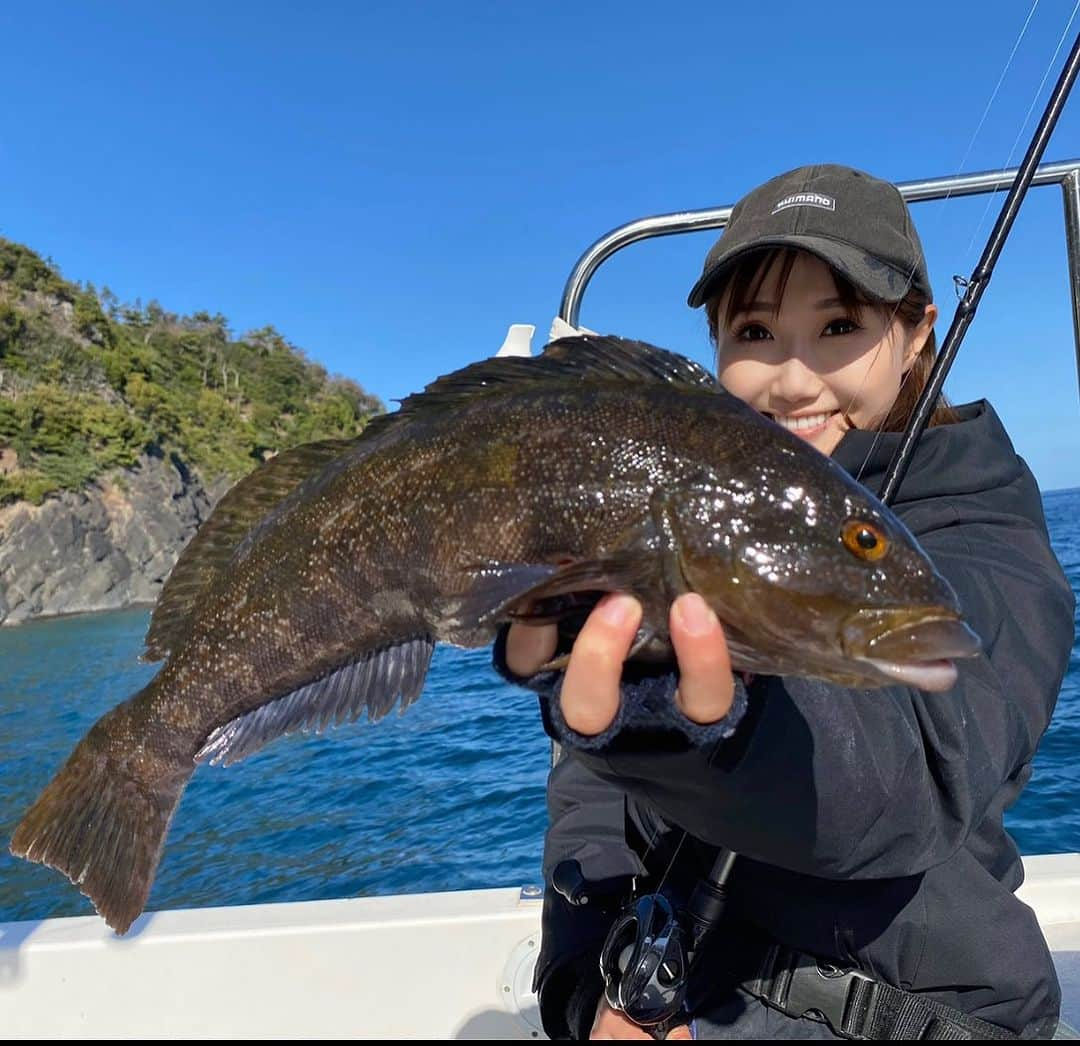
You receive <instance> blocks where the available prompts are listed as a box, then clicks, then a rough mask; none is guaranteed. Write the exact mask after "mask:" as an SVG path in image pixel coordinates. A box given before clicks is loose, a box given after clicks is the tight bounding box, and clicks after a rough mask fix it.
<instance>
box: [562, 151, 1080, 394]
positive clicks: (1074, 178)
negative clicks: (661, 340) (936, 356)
mask: <svg viewBox="0 0 1080 1046" xmlns="http://www.w3.org/2000/svg"><path fill="white" fill-rule="evenodd" d="M1018 171H1019V168H1017V167H1012V168H1009V169H1008V170H1001V171H984V172H983V173H981V174H965V175H956V176H954V177H951V178H930V179H927V180H926V181H920V182H900V183H898V184H897V188H898V189H899V190H900V192H901V194H902V195H903V197H904V199H905V200H907V201H908V203H918V202H921V201H924V200H943V199H946V198H949V199H951V198H953V197H959V196H981V195H985V194H986V193H993V192H1006V191H1008V189H1009V187H1010V186H1011V185H1012V183H1013V181H1014V179H1015V178H1016V175H1017V173H1018ZM1031 184H1032V185H1060V186H1061V192H1062V202H1063V205H1064V209H1065V249H1066V253H1067V254H1068V258H1069V295H1070V298H1071V300H1072V311H1073V341H1074V346H1075V349H1076V368H1077V378H1078V380H1080V160H1063V161H1062V162H1060V163H1047V164H1043V165H1042V166H1041V167H1039V168H1038V170H1037V171H1036V172H1035V176H1034V178H1032V180H1031ZM731 210H732V208H731V207H711V208H708V209H706V210H701V211H679V212H677V213H674V214H658V215H655V216H654V217H651V218H639V219H638V220H637V221H633V222H628V223H627V224H626V225H620V226H619V227H618V228H617V229H612V230H611V232H609V233H608V234H607V235H605V236H601V237H600V239H599V240H597V241H596V242H595V243H594V244H593V245H592V246H591V247H590V248H589V249H588V250H587V251H585V253H584V254H583V255H582V256H581V257H580V258H579V259H578V262H577V264H576V265H575V266H574V269H573V271H572V272H571V273H570V278H569V279H568V280H567V281H566V288H565V289H564V290H563V297H562V303H561V305H560V306H559V316H560V317H561V318H562V319H564V320H565V321H566V322H567V323H569V324H570V325H571V326H573V327H576V326H577V325H578V318H579V316H580V313H581V302H582V299H583V298H584V297H585V289H586V287H588V285H589V281H590V280H591V279H592V278H593V276H594V275H595V274H596V270H597V269H599V268H600V266H601V265H602V264H603V263H604V262H605V261H607V260H608V258H610V257H611V256H612V255H613V254H615V253H616V251H620V250H622V249H623V248H624V247H628V246H630V244H632V243H637V242H638V241H639V240H648V239H652V238H653V237H655V236H673V235H675V234H677V233H684V232H700V231H701V230H703V229H722V228H723V227H724V226H725V225H726V224H727V222H728V219H729V218H730V217H731Z"/></svg>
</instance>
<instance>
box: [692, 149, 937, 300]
mask: <svg viewBox="0 0 1080 1046" xmlns="http://www.w3.org/2000/svg"><path fill="white" fill-rule="evenodd" d="M767 247H795V248H798V249H799V250H803V251H809V252H810V253H811V254H815V255H817V257H819V258H820V259H821V260H822V261H824V262H826V263H827V264H828V265H831V266H832V267H833V268H834V269H836V270H837V272H840V273H842V274H843V275H844V276H846V277H847V278H848V279H849V280H850V281H851V282H852V283H853V284H854V285H855V286H856V287H858V288H859V289H860V290H862V291H864V292H865V293H866V294H867V295H869V296H870V297H871V298H874V299H877V300H879V301H886V302H897V301H900V300H901V299H902V298H903V297H905V296H906V295H907V293H908V291H909V290H917V291H919V292H920V293H922V294H924V295H925V296H926V300H927V301H931V300H933V294H932V292H931V289H930V278H929V276H928V275H927V272H926V258H925V256H924V255H923V249H922V244H920V243H919V236H918V233H916V232H915V225H914V223H913V222H912V220H911V213H910V212H909V211H908V207H907V204H906V203H905V202H904V198H903V197H902V196H901V195H900V191H899V190H898V189H897V188H896V186H895V185H892V184H891V183H889V182H883V181H882V180H881V179H880V178H874V177H873V176H872V175H869V174H866V173H865V172H864V171H856V170H854V169H853V168H851V167H841V166H839V165H837V164H814V165H811V166H809V167H798V168H796V169H795V170H794V171H788V172H787V173H786V174H781V175H778V176H777V177H776V178H773V179H771V180H770V181H767V182H765V184H764V185H760V186H758V188H756V189H754V190H753V192H751V193H749V194H748V195H746V196H744V197H743V198H742V199H741V200H740V201H739V202H738V203H737V204H736V205H735V207H734V208H733V210H732V212H731V218H730V219H729V221H728V224H727V227H726V228H725V229H724V233H723V235H722V236H721V237H720V239H719V240H717V242H716V244H715V245H714V246H713V248H712V250H710V251H709V253H708V254H707V255H706V256H705V267H704V269H703V271H702V273H701V279H699V280H698V281H697V283H695V284H694V289H693V290H692V291H691V292H690V296H689V297H688V298H687V299H686V301H687V304H688V305H689V306H690V307H691V308H694V309H696V308H698V306H700V305H704V304H705V302H706V301H708V299H709V298H711V297H712V296H713V295H714V294H715V293H716V292H717V291H719V290H720V288H721V287H722V286H723V284H724V280H725V279H726V278H727V276H728V275H729V274H730V273H731V271H732V268H733V266H734V264H735V263H736V262H738V261H739V260H740V259H741V258H743V257H745V256H746V255H747V254H749V253H750V252H751V251H757V250H761V249H762V248H767Z"/></svg>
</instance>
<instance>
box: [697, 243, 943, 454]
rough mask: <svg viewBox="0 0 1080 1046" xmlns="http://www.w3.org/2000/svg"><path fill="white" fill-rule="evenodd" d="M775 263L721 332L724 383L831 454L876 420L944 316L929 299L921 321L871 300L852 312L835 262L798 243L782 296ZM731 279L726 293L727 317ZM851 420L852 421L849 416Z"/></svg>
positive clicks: (722, 307)
mask: <svg viewBox="0 0 1080 1046" xmlns="http://www.w3.org/2000/svg"><path fill="white" fill-rule="evenodd" d="M780 268H781V266H780V265H779V264H774V265H773V267H772V269H771V270H770V271H769V272H768V273H767V274H766V276H765V279H764V280H763V281H762V283H761V287H760V289H759V290H758V293H757V295H756V296H755V300H754V301H752V302H749V303H748V305H747V307H746V309H744V310H743V311H741V312H738V313H736V314H735V315H734V316H733V317H732V320H731V323H730V324H729V325H728V326H727V327H724V326H720V328H719V330H718V331H717V350H718V353H717V355H718V370H717V376H718V378H719V380H720V384H721V385H723V386H724V388H726V389H727V390H728V391H729V392H731V393H733V394H734V395H736V396H738V397H739V398H740V399H742V400H745V401H746V402H747V403H749V404H750V406H752V407H754V408H755V409H756V410H759V411H760V412H761V413H762V414H766V415H768V416H769V417H771V418H772V419H773V420H774V421H776V422H778V423H779V424H781V425H783V426H784V427H785V428H787V429H790V430H791V431H793V432H794V433H795V434H796V435H798V436H801V437H802V438H803V439H805V440H806V441H807V442H808V443H810V444H812V445H813V446H814V447H816V448H817V449H818V450H820V451H821V452H822V453H823V454H831V453H832V452H833V451H834V450H835V449H836V446H837V444H838V443H839V442H840V440H841V439H842V438H843V435H844V433H845V432H847V430H848V429H849V428H851V427H852V424H851V423H853V424H854V426H855V427H856V428H860V429H873V428H874V427H875V426H877V425H878V424H880V423H881V422H882V421H883V420H884V418H885V416H886V415H887V414H888V412H889V409H890V408H891V407H892V404H893V400H895V399H896V394H897V393H898V392H899V390H900V382H901V380H902V378H903V376H904V374H906V373H907V371H908V370H909V368H910V367H911V365H912V364H913V363H914V362H915V359H916V357H917V356H918V354H919V351H920V350H921V349H922V347H923V345H925V344H926V340H927V338H929V336H930V332H931V330H933V326H934V321H935V320H936V319H937V307H936V306H934V305H927V307H926V314H925V316H924V319H923V321H922V322H921V323H920V324H919V325H918V327H914V328H912V327H909V326H907V325H906V324H904V323H903V322H902V321H901V320H900V319H899V318H898V317H896V316H895V315H892V316H891V317H890V313H891V312H892V310H889V312H885V313H883V312H882V311H881V310H880V309H877V308H875V307H872V306H864V307H863V308H862V309H861V310H860V314H859V315H852V314H851V313H849V312H848V311H847V310H846V309H845V308H844V306H843V305H842V304H841V302H840V301H839V299H838V297H837V290H836V284H835V283H834V282H833V277H832V271H831V270H830V269H829V267H828V266H827V265H826V264H825V263H824V262H823V261H821V260H820V259H819V258H817V257H815V256H814V255H812V254H806V253H805V252H802V251H799V252H798V253H797V254H796V256H795V261H794V264H793V266H792V269H791V273H790V275H789V277H788V281H787V286H786V287H785V288H784V298H783V301H779V300H778V287H777V285H778V282H779V274H780ZM730 293H731V284H730V282H729V284H728V290H727V291H725V293H724V296H723V298H721V300H720V308H719V312H718V317H719V320H720V323H721V324H723V321H724V317H725V316H726V315H727V299H728V295H729V294H730ZM849 422H850V423H849Z"/></svg>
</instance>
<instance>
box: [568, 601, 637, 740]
mask: <svg viewBox="0 0 1080 1046" xmlns="http://www.w3.org/2000/svg"><path fill="white" fill-rule="evenodd" d="M639 624H641V604H640V603H639V602H638V601H637V600H636V599H634V597H633V596H626V595H621V594H619V593H615V594H612V595H610V596H605V597H604V598H603V599H602V600H600V602H599V603H597V604H596V609H595V610H593V612H592V613H591V614H590V615H589V617H588V618H587V620H586V621H585V625H584V627H583V628H582V630H581V631H580V632H579V633H578V637H577V639H576V640H575V641H574V650H573V652H572V653H571V655H570V663H569V664H568V665H567V667H566V679H565V680H563V687H562V713H563V718H564V719H565V720H566V725H567V726H568V727H570V729H571V730H575V731H577V733H579V734H588V735H593V734H601V733H603V732H604V731H605V730H606V729H607V728H608V727H609V726H611V724H612V723H613V722H614V721H615V716H616V714H617V713H618V711H619V680H620V678H621V677H622V666H623V662H624V661H625V660H626V655H627V654H628V653H630V646H631V644H632V643H633V642H634V637H635V636H636V635H637V629H638V625H639Z"/></svg>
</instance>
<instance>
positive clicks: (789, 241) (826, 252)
mask: <svg viewBox="0 0 1080 1046" xmlns="http://www.w3.org/2000/svg"><path fill="white" fill-rule="evenodd" d="M769 247H794V248H796V249H798V250H800V251H807V252H808V253H810V254H813V255H816V256H817V257H818V258H820V259H821V260H822V261H823V262H825V263H826V264H827V265H831V266H832V267H833V268H834V269H836V271H837V272H839V273H840V274H841V275H843V276H846V277H847V278H848V279H849V280H850V281H851V282H852V283H853V284H854V285H855V286H856V287H858V288H859V289H860V290H862V291H865V292H866V293H867V294H868V295H870V297H872V298H876V299H878V300H879V301H888V302H896V301H900V299H901V298H903V297H904V296H905V295H906V294H907V292H908V291H909V290H910V289H911V287H912V286H913V284H914V282H915V274H914V273H907V272H902V271H901V270H900V269H896V268H894V267H893V266H891V265H889V264H888V263H887V262H883V261H881V260H880V259H878V258H875V257H873V256H872V255H869V254H867V253H866V251H864V250H862V249H861V248H860V247H853V246H852V245H851V244H849V243H841V242H840V241H838V240H830V239H828V238H827V237H824V236H799V235H790V236H770V237H768V238H766V239H761V240H755V241H754V242H753V243H751V244H747V245H745V246H743V247H739V248H736V249H735V250H733V251H732V252H731V253H730V254H726V255H725V254H721V255H720V257H718V258H717V259H716V260H715V261H714V262H713V264H712V265H710V266H709V268H708V269H706V270H705V272H704V273H702V275H701V279H700V280H698V281H697V283H695V284H694V288H693V290H691V291H690V296H689V297H688V298H687V299H686V303H687V305H689V306H690V308H692V309H696V308H699V307H700V306H702V305H704V304H705V302H707V301H708V300H709V299H710V298H711V297H712V296H713V295H714V294H715V293H716V291H717V290H718V289H719V287H720V285H721V284H722V283H723V282H724V279H725V278H726V276H727V275H728V273H729V272H730V271H731V269H732V267H733V266H734V265H735V263H736V262H738V261H739V260H740V259H742V258H745V257H746V256H747V255H748V254H752V253H753V252H755V251H760V250H762V249H766V248H769Z"/></svg>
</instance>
